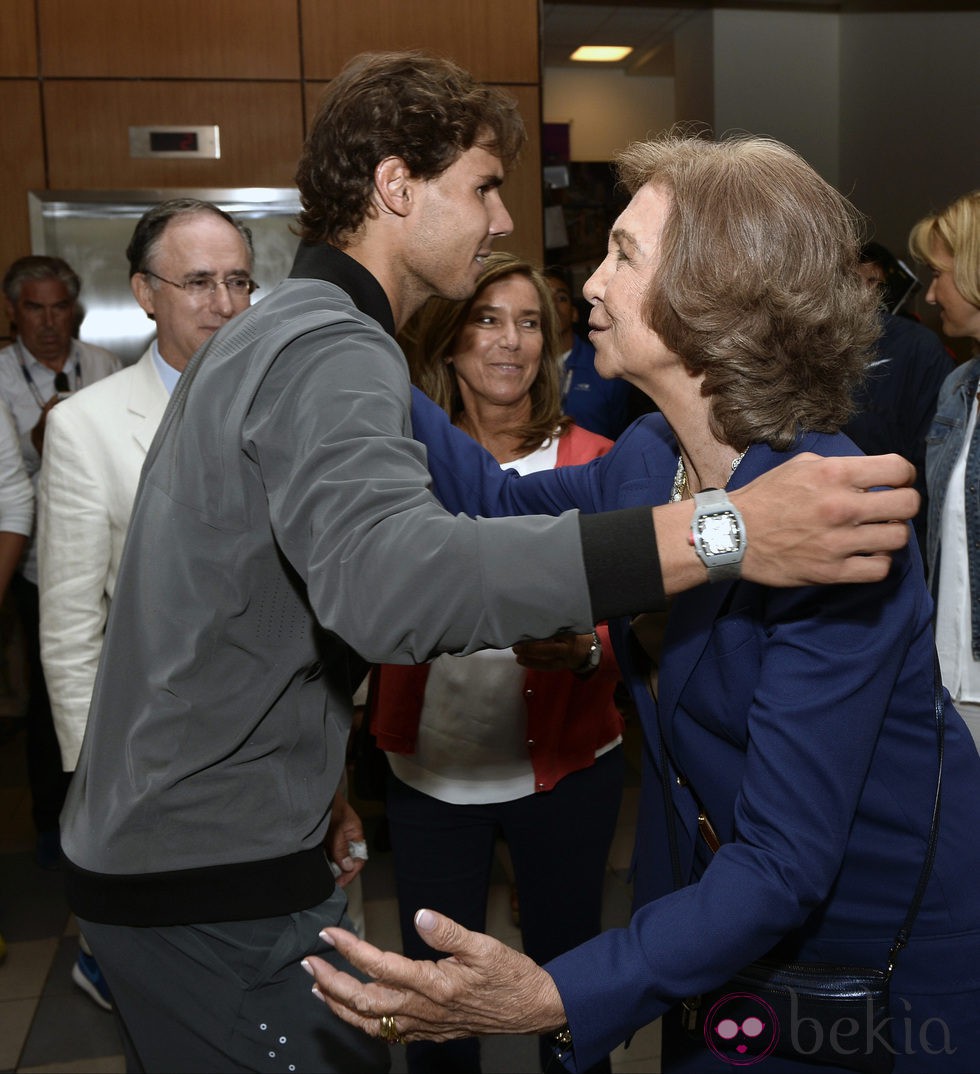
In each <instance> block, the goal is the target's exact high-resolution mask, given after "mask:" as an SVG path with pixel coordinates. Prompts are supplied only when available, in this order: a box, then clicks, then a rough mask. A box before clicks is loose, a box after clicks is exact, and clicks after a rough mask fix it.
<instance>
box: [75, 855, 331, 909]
mask: <svg viewBox="0 0 980 1074" xmlns="http://www.w3.org/2000/svg"><path fill="white" fill-rule="evenodd" d="M63 866H64V875H65V887H66V890H67V895H68V905H69V906H70V907H71V908H72V910H73V911H74V913H75V914H77V915H78V917H80V918H83V919H84V920H86V921H97V922H101V923H102V924H106V925H135V926H165V925H192V924H204V923H205V922H209V921H248V920H252V919H254V918H262V917H280V916H282V915H285V914H292V913H296V912H297V911H299V910H307V909H309V908H310V907H311V906H317V905H318V904H319V903H321V902H323V901H324V900H325V899H327V898H329V897H330V895H331V893H332V892H333V890H334V878H333V873H332V872H331V871H330V864H329V862H328V861H327V857H326V855H325V854H324V852H323V848H322V847H314V848H313V849H312V850H304V851H301V852H300V853H298V854H290V855H288V856H287V857H284V858H270V859H267V860H265V861H251V862H240V863H236V864H234V865H217V866H208V867H207V868H203V869H181V870H179V871H176V872H166V873H138V874H127V875H110V874H106V873H93V872H89V871H88V870H87V869H80V868H79V867H78V866H77V865H75V864H74V863H73V862H71V861H69V860H68V859H63Z"/></svg>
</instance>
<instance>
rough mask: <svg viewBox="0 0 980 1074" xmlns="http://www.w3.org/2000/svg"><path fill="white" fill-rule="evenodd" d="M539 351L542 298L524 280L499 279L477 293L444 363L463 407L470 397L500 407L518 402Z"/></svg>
mask: <svg viewBox="0 0 980 1074" xmlns="http://www.w3.org/2000/svg"><path fill="white" fill-rule="evenodd" d="M543 348H544V335H543V333H542V329H541V299H540V298H539V296H538V290H537V288H536V287H535V286H534V284H533V283H532V282H531V281H530V280H529V279H528V278H527V277H526V276H520V275H513V276H504V277H503V278H502V279H500V280H496V281H495V282H494V283H491V284H489V285H488V286H487V287H484V288H483V290H482V291H479V292H477V295H476V297H475V298H474V300H473V305H472V307H471V308H470V312H469V314H468V316H467V318H466V320H465V322H464V323H463V327H462V328H461V329H460V331H459V334H458V335H457V337H456V341H455V343H454V345H453V353H452V355H451V356H450V357H449V358H447V359H446V361H447V362H450V363H451V364H452V365H453V367H454V368H455V370H456V377H457V379H458V381H459V387H460V392H461V393H462V396H463V405H464V408H465V406H466V404H467V402H468V401H469V399H470V397H471V396H472V395H475V396H478V397H479V398H480V399H484V400H487V401H489V402H493V403H497V404H501V405H506V404H510V403H516V402H518V401H519V400H521V399H522V398H523V397H524V396H526V395H527V394H528V392H529V391H530V390H531V385H532V384H533V383H534V380H535V378H536V377H537V375H538V370H539V369H540V367H541V352H542V350H543Z"/></svg>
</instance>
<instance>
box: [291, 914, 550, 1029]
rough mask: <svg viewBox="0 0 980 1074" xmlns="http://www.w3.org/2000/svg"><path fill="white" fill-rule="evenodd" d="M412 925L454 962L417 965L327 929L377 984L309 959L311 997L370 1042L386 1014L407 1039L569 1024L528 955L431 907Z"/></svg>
mask: <svg viewBox="0 0 980 1074" xmlns="http://www.w3.org/2000/svg"><path fill="white" fill-rule="evenodd" d="M415 927H416V929H417V930H418V933H419V935H420V936H421V937H422V938H423V939H424V940H425V942H426V943H427V944H429V945H430V946H432V947H434V948H435V949H436V950H437V951H445V952H447V954H448V955H449V956H450V957H449V958H444V959H440V960H439V961H438V962H414V961H412V960H411V959H408V958H404V957H402V956H401V955H397V954H395V953H394V952H392V951H379V950H378V949H377V948H376V947H373V946H372V945H371V944H369V943H366V942H365V941H363V940H358V939H357V937H356V936H354V935H353V934H352V933H350V932H346V931H345V930H344V929H337V928H329V929H324V930H323V932H322V933H321V934H320V935H321V936H322V937H323V939H324V940H325V941H326V942H327V943H330V944H333V946H334V947H336V948H337V950H338V951H339V952H340V954H341V955H343V956H344V957H345V958H346V959H347V960H348V961H349V962H351V963H352V964H353V965H354V966H356V967H357V968H358V969H359V970H361V971H362V972H363V973H365V974H367V976H368V977H371V978H373V982H372V983H369V984H364V983H363V982H361V981H358V980H357V979H356V978H354V977H351V976H350V975H349V974H346V973H343V972H341V971H340V970H337V969H335V968H334V967H332V966H331V965H330V964H329V963H327V962H324V961H323V960H322V959H319V958H315V957H313V956H312V955H311V956H310V957H309V958H307V959H305V960H304V963H303V964H304V966H305V967H306V969H307V970H309V972H310V973H312V974H313V976H314V977H315V979H316V985H315V987H314V989H313V991H314V993H315V994H316V995H318V996H319V997H320V998H321V999H323V1000H324V1001H325V1002H326V1003H327V1005H328V1006H329V1007H330V1009H331V1010H332V1011H333V1012H334V1013H335V1014H336V1015H338V1017H340V1018H343V1019H344V1021H345V1022H349V1023H350V1024H351V1025H353V1026H357V1027H358V1028H359V1029H363V1030H364V1032H365V1033H368V1034H370V1035H371V1036H372V1037H377V1036H381V1023H380V1018H381V1016H382V1015H389V1016H392V1017H393V1018H394V1029H395V1030H396V1031H397V1033H398V1035H399V1037H401V1039H403V1040H440V1041H441V1040H452V1039H453V1038H454V1037H468V1036H473V1035H474V1034H481V1033H546V1032H549V1031H550V1030H553V1029H557V1028H558V1027H559V1026H562V1025H564V1024H565V1011H564V1008H563V1007H562V1003H561V997H560V996H559V995H558V989H557V988H556V987H555V983H554V981H553V980H552V979H551V977H550V976H549V974H547V973H546V972H545V971H544V970H543V969H541V967H540V966H538V965H537V964H536V963H534V962H532V961H531V959H529V958H528V957H527V956H526V955H523V954H521V953H520V952H519V951H515V950H514V949H513V948H510V947H507V946H506V945H505V944H502V943H500V942H499V941H497V940H494V939H492V938H491V937H490V936H485V935H483V934H482V933H479V932H468V931H467V930H466V929H464V928H463V927H462V926H461V925H458V924H457V923H456V922H455V921H452V920H451V919H450V918H448V917H443V916H442V915H441V914H437V913H435V912H434V911H432V910H419V912H418V913H417V914H416V915H415Z"/></svg>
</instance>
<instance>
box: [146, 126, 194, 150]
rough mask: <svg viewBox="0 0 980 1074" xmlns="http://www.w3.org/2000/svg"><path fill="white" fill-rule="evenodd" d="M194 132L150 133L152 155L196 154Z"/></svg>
mask: <svg viewBox="0 0 980 1074" xmlns="http://www.w3.org/2000/svg"><path fill="white" fill-rule="evenodd" d="M197 150H198V145H197V132H196V131H150V152H152V153H196V152H197Z"/></svg>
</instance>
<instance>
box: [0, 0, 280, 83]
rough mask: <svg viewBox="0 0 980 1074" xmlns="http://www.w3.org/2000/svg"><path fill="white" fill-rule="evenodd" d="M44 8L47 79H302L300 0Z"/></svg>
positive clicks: (64, 1) (66, 1)
mask: <svg viewBox="0 0 980 1074" xmlns="http://www.w3.org/2000/svg"><path fill="white" fill-rule="evenodd" d="M3 3H4V4H5V5H6V4H7V3H9V0H3ZM39 5H40V7H39V10H40V40H41V66H42V72H43V74H44V76H45V78H85V77H89V78H242V79H244V78H248V79H252V78H299V76H300V68H299V19H298V14H297V0H168V2H167V3H143V2H134V0H86V2H84V3H80V2H79V0H39ZM5 17H6V16H5Z"/></svg>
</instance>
